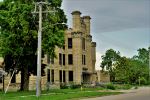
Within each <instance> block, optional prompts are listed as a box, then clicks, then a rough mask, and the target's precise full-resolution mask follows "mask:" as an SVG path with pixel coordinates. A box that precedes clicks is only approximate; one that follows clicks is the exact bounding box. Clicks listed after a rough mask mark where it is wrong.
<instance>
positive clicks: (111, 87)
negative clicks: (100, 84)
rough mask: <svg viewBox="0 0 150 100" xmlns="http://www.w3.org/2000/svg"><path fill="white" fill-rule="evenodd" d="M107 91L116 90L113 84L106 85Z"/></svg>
mask: <svg viewBox="0 0 150 100" xmlns="http://www.w3.org/2000/svg"><path fill="white" fill-rule="evenodd" d="M106 87H107V89H111V90H115V89H116V88H115V86H114V85H113V84H107V85H106Z"/></svg>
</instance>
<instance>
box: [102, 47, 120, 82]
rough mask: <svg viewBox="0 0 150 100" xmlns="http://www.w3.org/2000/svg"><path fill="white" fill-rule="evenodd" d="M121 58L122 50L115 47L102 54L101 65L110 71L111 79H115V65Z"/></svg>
mask: <svg viewBox="0 0 150 100" xmlns="http://www.w3.org/2000/svg"><path fill="white" fill-rule="evenodd" d="M119 58H120V52H116V51H114V50H113V49H109V50H107V51H106V53H105V55H103V56H102V63H101V65H100V67H101V68H102V69H106V70H108V71H109V75H110V81H114V80H115V73H114V70H113V67H114V64H115V63H116V62H117V61H118V59H119Z"/></svg>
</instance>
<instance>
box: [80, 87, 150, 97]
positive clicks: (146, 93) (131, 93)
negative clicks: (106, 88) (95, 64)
mask: <svg viewBox="0 0 150 100" xmlns="http://www.w3.org/2000/svg"><path fill="white" fill-rule="evenodd" d="M121 92H125V93H124V94H119V95H112V96H104V97H96V98H88V99H87V98H86V99H82V100H150V87H141V88H139V89H132V90H125V91H121Z"/></svg>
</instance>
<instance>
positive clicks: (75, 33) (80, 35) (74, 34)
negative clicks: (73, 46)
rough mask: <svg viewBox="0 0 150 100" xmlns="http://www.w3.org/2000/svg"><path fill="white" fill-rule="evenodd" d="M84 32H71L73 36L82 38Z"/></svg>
mask: <svg viewBox="0 0 150 100" xmlns="http://www.w3.org/2000/svg"><path fill="white" fill-rule="evenodd" d="M82 35H83V33H82V32H80V31H76V32H71V36H72V38H82Z"/></svg>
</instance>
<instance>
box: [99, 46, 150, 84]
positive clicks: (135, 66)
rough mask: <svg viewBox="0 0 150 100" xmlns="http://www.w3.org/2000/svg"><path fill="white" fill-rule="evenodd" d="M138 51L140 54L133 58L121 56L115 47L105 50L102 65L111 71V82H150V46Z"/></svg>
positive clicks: (104, 68)
mask: <svg viewBox="0 0 150 100" xmlns="http://www.w3.org/2000/svg"><path fill="white" fill-rule="evenodd" d="M137 51H138V54H137V55H135V56H133V57H131V58H128V57H125V56H121V54H120V52H119V51H118V52H117V51H115V50H113V49H109V50H107V51H106V52H105V54H104V55H103V56H102V62H101V65H100V67H101V68H102V69H103V70H107V71H108V72H109V74H110V81H111V82H121V83H129V84H139V83H140V84H149V52H150V47H149V48H148V49H146V48H140V49H138V50H137Z"/></svg>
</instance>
